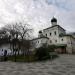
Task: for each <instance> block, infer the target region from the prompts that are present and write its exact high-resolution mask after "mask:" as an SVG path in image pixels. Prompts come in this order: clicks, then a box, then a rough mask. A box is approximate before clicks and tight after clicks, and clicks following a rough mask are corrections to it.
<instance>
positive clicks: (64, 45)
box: [32, 17, 75, 54]
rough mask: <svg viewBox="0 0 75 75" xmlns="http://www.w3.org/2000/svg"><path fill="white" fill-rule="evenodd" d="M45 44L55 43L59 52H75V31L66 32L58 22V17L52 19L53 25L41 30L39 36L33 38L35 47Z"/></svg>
mask: <svg viewBox="0 0 75 75" xmlns="http://www.w3.org/2000/svg"><path fill="white" fill-rule="evenodd" d="M43 44H47V45H55V46H57V47H58V48H56V49H55V51H56V52H58V53H69V54H73V53H75V33H69V34H67V33H66V30H65V29H64V28H62V27H61V26H60V25H58V23H57V19H56V18H55V17H53V18H52V19H51V27H48V28H46V29H43V30H40V31H39V33H38V37H37V38H34V39H33V40H32V45H33V47H34V48H39V47H41V46H42V45H43Z"/></svg>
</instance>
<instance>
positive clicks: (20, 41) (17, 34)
mask: <svg viewBox="0 0 75 75" xmlns="http://www.w3.org/2000/svg"><path fill="white" fill-rule="evenodd" d="M2 29H3V30H5V31H6V32H8V33H9V37H10V40H11V41H12V49H13V53H14V51H15V61H16V51H17V49H18V51H19V50H20V49H19V48H21V50H22V51H23V54H24V52H25V50H26V49H27V48H28V47H27V46H29V45H26V44H27V42H28V41H26V40H27V39H28V38H29V37H30V35H29V33H31V32H32V29H31V28H29V24H25V23H22V22H18V23H15V24H9V25H6V26H5V27H3V28H2ZM25 42H26V44H25ZM24 44H25V45H24ZM23 46H24V47H23ZM15 47H17V48H15ZM25 47H26V48H25Z"/></svg>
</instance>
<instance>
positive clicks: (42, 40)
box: [32, 38, 48, 48]
mask: <svg viewBox="0 0 75 75" xmlns="http://www.w3.org/2000/svg"><path fill="white" fill-rule="evenodd" d="M43 44H48V38H40V39H34V40H33V41H32V45H33V47H34V48H39V47H41V46H42V45H43Z"/></svg>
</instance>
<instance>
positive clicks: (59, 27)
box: [43, 25, 66, 31]
mask: <svg viewBox="0 0 75 75" xmlns="http://www.w3.org/2000/svg"><path fill="white" fill-rule="evenodd" d="M56 26H57V27H59V28H61V29H63V30H64V31H66V30H65V29H64V28H62V27H61V26H60V25H54V26H51V27H48V28H46V29H43V30H47V29H50V28H53V27H56Z"/></svg>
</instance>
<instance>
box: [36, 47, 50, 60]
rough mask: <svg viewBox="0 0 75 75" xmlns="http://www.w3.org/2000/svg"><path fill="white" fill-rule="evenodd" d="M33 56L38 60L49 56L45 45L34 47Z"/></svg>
mask: <svg viewBox="0 0 75 75" xmlns="http://www.w3.org/2000/svg"><path fill="white" fill-rule="evenodd" d="M35 57H37V59H38V60H45V59H48V58H49V52H48V50H47V48H46V47H40V48H38V49H36V52H35Z"/></svg>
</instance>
